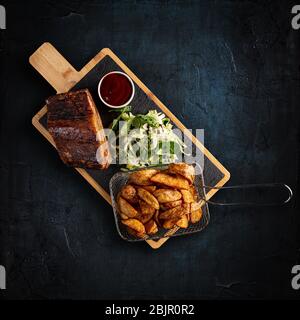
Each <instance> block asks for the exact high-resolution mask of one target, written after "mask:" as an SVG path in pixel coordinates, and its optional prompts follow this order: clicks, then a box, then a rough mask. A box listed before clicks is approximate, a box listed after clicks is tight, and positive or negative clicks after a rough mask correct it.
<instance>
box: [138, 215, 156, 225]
mask: <svg viewBox="0 0 300 320" xmlns="http://www.w3.org/2000/svg"><path fill="white" fill-rule="evenodd" d="M153 216H154V213H153V214H138V215H137V216H136V217H135V219H138V220H139V221H141V223H142V224H145V223H147V222H148V221H150V220H151V219H152V218H153Z"/></svg>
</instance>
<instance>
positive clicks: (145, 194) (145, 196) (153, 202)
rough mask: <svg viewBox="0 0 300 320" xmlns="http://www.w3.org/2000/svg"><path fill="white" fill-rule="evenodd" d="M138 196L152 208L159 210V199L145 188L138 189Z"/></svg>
mask: <svg viewBox="0 0 300 320" xmlns="http://www.w3.org/2000/svg"><path fill="white" fill-rule="evenodd" d="M137 194H138V196H139V197H140V198H141V199H142V200H144V201H145V202H146V203H148V204H149V205H150V206H151V207H153V208H155V209H156V210H159V203H158V201H157V199H156V198H155V197H154V196H153V195H152V194H151V193H150V192H149V191H147V190H145V189H143V188H138V189H137Z"/></svg>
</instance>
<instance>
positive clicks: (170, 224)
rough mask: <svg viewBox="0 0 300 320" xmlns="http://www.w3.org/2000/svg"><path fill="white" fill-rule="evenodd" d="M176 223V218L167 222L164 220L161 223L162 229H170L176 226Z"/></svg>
mask: <svg viewBox="0 0 300 320" xmlns="http://www.w3.org/2000/svg"><path fill="white" fill-rule="evenodd" d="M177 221H178V218H177V219H169V220H166V221H164V223H163V228H165V229H172V228H173V227H174V226H175V225H176V222H177Z"/></svg>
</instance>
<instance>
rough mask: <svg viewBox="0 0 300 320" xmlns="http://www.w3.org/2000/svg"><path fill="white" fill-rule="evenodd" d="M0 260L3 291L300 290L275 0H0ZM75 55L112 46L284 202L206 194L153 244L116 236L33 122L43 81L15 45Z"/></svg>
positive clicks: (293, 89) (46, 294)
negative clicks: (199, 224) (171, 232)
mask: <svg viewBox="0 0 300 320" xmlns="http://www.w3.org/2000/svg"><path fill="white" fill-rule="evenodd" d="M1 4H2V5H5V6H6V10H7V30H1V31H0V39H1V42H0V44H1V47H0V58H1V59H0V77H1V80H0V81H1V85H0V97H1V100H0V101H1V103H0V112H1V114H0V123H1V127H0V130H1V131H0V132H1V140H0V143H1V145H0V147H1V157H0V170H1V171H0V177H1V183H0V240H1V242H0V264H2V265H4V266H5V267H6V269H7V278H8V279H7V290H6V291H5V292H4V291H2V292H1V293H0V295H1V296H2V297H4V298H17V299H32V298H38V299H39V298H58V299H61V298H72V299H77V298H80V299H88V298H92V299H101V298H102V299H104V298H105V299H109V298H111V299H117V298H120V299H134V298H141V299H146V298H159V299H167V298H181V299H183V298H192V299H193V298H195V299H199V298H201V299H203V298H205V299H212V298H220V299H224V298H227V299H228V298H229V299H236V298H246V299H248V298H250V299H253V298H259V299H261V298H263V299H265V298H299V297H300V292H297V291H294V290H292V288H291V285H290V281H291V278H292V275H291V268H292V266H293V265H295V264H297V263H298V264H299V263H300V245H299V242H300V235H299V229H300V218H299V202H298V200H297V187H298V184H299V172H298V171H299V132H298V129H299V102H298V101H299V98H300V90H299V84H300V77H299V71H300V67H299V56H300V55H299V54H300V50H299V37H300V31H294V30H292V28H291V25H290V21H291V18H292V15H291V13H290V12H291V8H292V6H293V5H294V4H296V3H293V2H291V3H289V2H288V1H225V0H224V1H113V2H110V1H54V0H53V1H39V2H37V1H11V0H10V1H1ZM45 41H49V42H51V43H52V44H53V45H54V46H55V47H56V48H57V49H58V50H59V51H60V52H61V53H62V54H63V55H64V56H65V57H66V58H67V59H68V60H69V61H70V62H71V63H72V64H73V65H74V67H75V68H77V69H81V67H82V66H84V65H85V64H86V63H87V62H88V61H89V60H90V59H91V58H93V56H95V54H96V53H97V52H98V51H100V50H101V49H102V48H103V47H109V48H111V49H112V50H113V51H114V52H115V53H116V54H117V55H118V56H119V57H120V58H121V59H122V60H123V61H124V62H125V63H126V64H127V65H128V66H129V68H131V69H132V70H133V71H134V72H135V73H136V74H137V76H138V77H140V79H142V81H144V83H145V84H146V85H147V86H148V87H149V88H150V89H151V90H152V91H153V92H154V93H155V94H156V95H157V96H158V97H159V98H160V99H161V100H162V101H163V102H164V103H165V104H166V105H167V106H169V108H170V109H171V110H172V111H173V112H174V114H175V115H176V116H178V118H179V119H180V120H181V121H182V122H184V124H185V125H186V126H187V127H188V128H204V129H205V144H206V146H207V147H208V149H209V150H210V151H211V152H212V153H213V154H214V155H215V156H216V157H217V158H218V159H219V160H220V161H221V162H222V163H223V164H224V166H225V167H226V168H228V169H229V171H230V172H231V177H232V178H231V181H230V183H231V184H236V183H248V182H279V181H284V182H286V183H288V184H290V185H291V186H292V188H293V189H294V192H295V194H296V196H295V199H294V201H293V202H292V203H291V204H290V205H288V206H286V207H284V208H282V207H278V208H235V209H232V208H230V209H229V208H228V209H223V208H217V207H211V208H210V209H211V215H212V219H211V223H210V225H209V226H208V228H207V229H205V230H204V231H203V232H202V233H198V234H194V235H190V236H186V237H178V238H174V239H171V240H169V241H167V243H166V244H165V245H164V246H163V247H161V248H160V249H159V250H157V251H154V250H152V249H151V248H150V247H149V246H148V245H147V244H145V243H138V244H131V243H127V242H125V241H123V240H122V239H121V238H120V237H119V236H118V234H117V232H116V230H115V225H114V220H113V214H112V210H111V208H110V206H109V205H108V204H107V203H106V202H105V201H104V200H103V199H102V198H101V197H100V196H99V195H98V194H97V193H96V192H95V191H94V190H93V189H92V188H91V187H90V186H89V185H88V184H87V183H86V182H85V181H84V180H83V179H82V178H81V177H80V176H79V175H78V174H76V173H75V172H74V171H73V170H71V169H67V168H66V167H65V166H64V165H63V163H62V162H61V161H60V159H59V157H58V155H57V153H56V152H55V151H54V149H53V148H52V147H51V145H50V144H49V143H48V142H46V140H45V139H44V138H43V137H42V136H41V135H40V134H39V133H38V132H37V131H36V130H35V129H34V128H33V127H32V125H31V118H32V116H33V115H34V114H35V113H36V112H37V111H38V110H39V109H40V108H41V106H42V105H43V102H44V100H45V98H46V97H47V96H49V95H51V94H53V93H54V91H53V89H52V88H51V87H50V86H49V85H48V84H47V83H46V81H45V80H43V79H42V77H41V76H39V75H38V73H37V72H35V71H34V70H33V69H32V67H31V66H30V65H29V63H28V58H29V56H30V54H31V53H33V52H34V51H35V50H36V49H37V48H38V47H39V46H40V45H41V44H42V43H43V42H45Z"/></svg>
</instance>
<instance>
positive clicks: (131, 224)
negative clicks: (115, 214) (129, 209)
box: [122, 219, 146, 233]
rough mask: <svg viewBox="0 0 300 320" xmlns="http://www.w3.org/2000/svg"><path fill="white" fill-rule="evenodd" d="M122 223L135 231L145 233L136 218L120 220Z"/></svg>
mask: <svg viewBox="0 0 300 320" xmlns="http://www.w3.org/2000/svg"><path fill="white" fill-rule="evenodd" d="M122 223H123V224H124V225H125V226H127V227H129V228H131V229H133V230H134V231H136V232H137V233H146V230H145V227H144V225H143V224H142V223H141V222H140V221H139V220H137V219H127V220H122Z"/></svg>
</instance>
